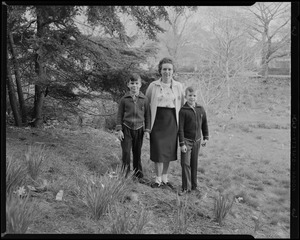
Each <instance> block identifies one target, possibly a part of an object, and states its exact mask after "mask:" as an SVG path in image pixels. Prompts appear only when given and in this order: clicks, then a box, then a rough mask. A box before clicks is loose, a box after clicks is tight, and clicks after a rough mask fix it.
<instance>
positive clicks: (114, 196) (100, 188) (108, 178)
mask: <svg viewBox="0 0 300 240" xmlns="http://www.w3.org/2000/svg"><path fill="white" fill-rule="evenodd" d="M114 171H115V175H114V176H112V175H110V174H109V173H106V174H104V175H103V176H99V177H98V176H95V177H90V178H87V179H86V180H87V185H86V199H85V201H86V204H87V206H88V208H89V209H90V212H91V214H92V217H93V218H94V219H96V220H99V219H100V218H101V216H102V215H103V214H105V213H107V211H108V208H109V206H110V205H112V204H114V202H116V201H122V200H123V199H124V198H125V196H126V194H127V193H128V192H129V191H130V185H131V184H132V176H133V173H130V174H129V175H128V176H127V177H125V174H124V172H123V171H122V170H121V167H119V166H118V167H117V168H116V169H115V170H114Z"/></svg>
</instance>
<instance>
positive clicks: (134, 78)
mask: <svg viewBox="0 0 300 240" xmlns="http://www.w3.org/2000/svg"><path fill="white" fill-rule="evenodd" d="M130 81H133V82H136V81H140V82H141V83H142V79H141V77H140V75H139V74H137V73H131V74H130V76H129V78H128V79H127V83H129V82H130Z"/></svg>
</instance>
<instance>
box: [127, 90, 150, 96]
mask: <svg viewBox="0 0 300 240" xmlns="http://www.w3.org/2000/svg"><path fill="white" fill-rule="evenodd" d="M132 96H136V97H144V96H145V95H144V94H143V93H142V92H141V91H139V92H138V94H131V92H130V91H128V92H127V93H126V94H125V97H132Z"/></svg>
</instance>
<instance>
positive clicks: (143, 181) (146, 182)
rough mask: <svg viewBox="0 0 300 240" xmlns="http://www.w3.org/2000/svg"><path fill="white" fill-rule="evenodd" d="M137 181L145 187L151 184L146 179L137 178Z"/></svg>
mask: <svg viewBox="0 0 300 240" xmlns="http://www.w3.org/2000/svg"><path fill="white" fill-rule="evenodd" d="M138 181H139V183H141V184H147V185H150V184H151V182H150V181H149V180H148V179H146V178H139V179H138Z"/></svg>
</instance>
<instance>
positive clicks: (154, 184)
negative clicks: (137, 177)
mask: <svg viewBox="0 0 300 240" xmlns="http://www.w3.org/2000/svg"><path fill="white" fill-rule="evenodd" d="M161 185H162V184H160V183H157V182H154V183H152V184H151V187H152V188H159V187H160V186H161Z"/></svg>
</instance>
